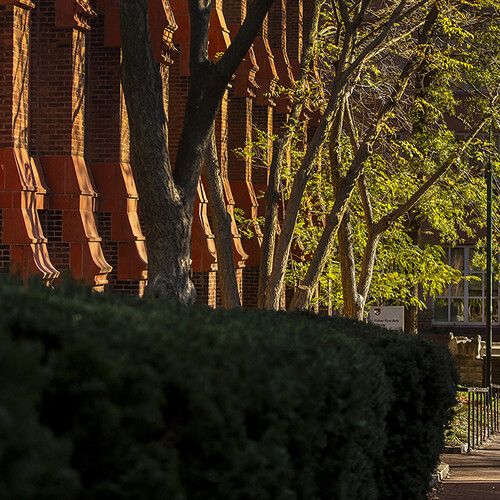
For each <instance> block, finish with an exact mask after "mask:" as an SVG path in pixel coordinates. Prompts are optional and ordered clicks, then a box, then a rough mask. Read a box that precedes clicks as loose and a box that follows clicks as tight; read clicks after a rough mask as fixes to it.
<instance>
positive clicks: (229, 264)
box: [205, 129, 241, 309]
mask: <svg viewBox="0 0 500 500" xmlns="http://www.w3.org/2000/svg"><path fill="white" fill-rule="evenodd" d="M205 169H206V173H207V175H205V180H206V183H207V196H208V203H209V206H210V208H211V212H212V222H213V228H214V235H215V248H216V249H217V270H218V276H219V279H220V289H221V299H222V306H223V307H225V308H227V309H230V308H235V307H241V301H240V295H239V292H238V283H237V281H236V274H235V272H234V257H233V239H232V234H231V217H230V215H229V214H228V212H227V209H226V203H225V201H224V187H223V183H222V177H221V169H220V164H219V158H218V155H217V144H216V142H215V130H213V129H212V134H211V141H210V148H209V150H208V152H207V161H206V162H205Z"/></svg>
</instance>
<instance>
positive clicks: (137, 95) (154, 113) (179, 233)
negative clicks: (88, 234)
mask: <svg viewBox="0 0 500 500" xmlns="http://www.w3.org/2000/svg"><path fill="white" fill-rule="evenodd" d="M146 4H147V2H145V1H144V0H136V1H127V2H121V4H120V20H121V32H122V33H125V32H126V33H127V36H122V46H123V62H122V82H123V90H124V94H125V97H126V104H127V111H128V118H129V125H130V149H131V155H132V164H133V167H134V172H135V173H136V182H137V189H138V192H139V196H140V199H141V212H142V214H143V217H144V232H145V235H146V239H147V249H148V285H147V288H146V294H148V295H153V296H155V297H168V298H173V299H177V300H179V301H180V302H182V303H184V304H188V303H191V302H193V301H194V299H195V296H196V293H195V289H194V286H193V284H192V283H191V280H190V278H189V274H190V258H189V257H190V253H191V222H192V210H193V206H192V204H190V203H186V201H185V200H184V199H183V197H182V195H181V193H180V192H179V190H178V188H177V187H176V186H175V184H174V182H173V179H172V173H171V167H170V157H169V154H168V150H167V130H166V118H165V110H164V108H163V101H162V98H161V96H162V82H161V77H160V73H159V70H158V65H157V63H156V62H155V60H154V58H153V54H152V51H151V44H150V39H149V22H148V13H147V5H146ZM172 235H175V238H174V237H172Z"/></svg>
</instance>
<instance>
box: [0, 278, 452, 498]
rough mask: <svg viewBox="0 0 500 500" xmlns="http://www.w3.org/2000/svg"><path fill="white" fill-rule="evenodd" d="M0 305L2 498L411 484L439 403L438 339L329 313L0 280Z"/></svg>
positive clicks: (446, 396) (442, 385) (423, 471)
mask: <svg viewBox="0 0 500 500" xmlns="http://www.w3.org/2000/svg"><path fill="white" fill-rule="evenodd" d="M0 318H1V325H2V330H3V332H4V333H3V334H2V337H1V343H0V360H2V359H4V358H9V359H16V360H17V361H12V363H16V366H19V367H22V366H24V365H26V366H27V367H28V368H26V369H24V368H18V369H17V372H16V371H14V370H12V369H11V368H9V366H10V365H6V364H3V363H2V365H0V366H2V369H1V370H0V387H9V389H8V391H7V392H8V394H6V393H4V392H0V432H1V433H4V432H5V433H8V434H9V436H10V439H9V440H7V441H6V445H5V446H3V445H2V446H3V447H1V448H0V466H1V465H3V464H4V463H8V464H9V467H1V468H0V488H1V487H2V485H4V484H5V485H6V488H5V489H4V488H2V491H7V492H8V494H7V495H4V496H3V497H2V498H7V499H8V498H43V497H44V496H45V497H46V498H68V499H70V498H85V499H94V498H95V499H101V498H102V499H115V498H116V499H128V498H130V499H132V498H149V499H150V500H154V499H162V500H164V499H165V498H168V499H169V500H177V499H178V500H182V499H187V498H189V500H201V499H203V500H205V499H207V498H210V499H214V500H217V499H231V500H232V499H234V500H236V499H238V500H241V499H249V500H250V499H255V500H257V499H258V500H266V499H273V500H276V499H277V500H281V499H283V500H293V499H297V500H298V499H304V500H315V499H318V500H319V499H331V498H335V499H367V500H368V499H369V500H372V499H376V498H384V499H389V498H415V499H418V498H424V497H425V491H426V489H427V486H428V480H429V477H430V473H431V472H432V470H433V468H434V465H435V464H436V462H437V455H436V450H438V451H437V453H439V449H440V446H441V440H442V431H443V426H444V424H445V422H446V419H447V412H448V408H449V407H450V406H452V405H453V401H454V400H453V395H454V384H455V381H456V376H455V374H454V369H453V367H452V366H453V365H452V363H451V361H450V358H449V357H447V356H446V353H445V351H444V350H442V349H441V348H440V347H439V346H437V345H432V344H430V343H428V342H425V341H423V340H421V339H416V338H409V337H405V336H402V335H393V334H389V333H387V332H383V331H381V330H380V329H377V328H370V327H368V326H367V325H364V324H359V323H354V322H349V321H344V320H339V319H338V318H337V319H332V318H318V317H316V316H314V317H313V316H311V315H303V314H289V313H270V312H265V311H236V312H235V311H223V310H216V311H214V310H212V309H209V308H207V307H203V306H196V307H192V308H189V309H186V308H183V307H181V306H179V305H177V304H173V303H167V302H160V301H156V302H148V301H146V300H134V299H131V298H123V297H111V296H109V297H108V296H99V295H96V294H92V293H90V292H89V291H88V290H85V289H82V288H80V287H76V286H72V285H68V284H67V285H65V286H63V287H61V288H59V289H58V290H56V291H50V290H47V289H45V288H43V287H42V286H36V285H31V286H29V287H23V286H20V285H18V284H16V283H13V282H12V281H9V280H7V281H6V282H5V283H3V284H2V286H0ZM21 374H22V376H21ZM434 377H439V380H435V381H434V382H433V381H432V380H431V379H433V378H434ZM19 380H21V382H19ZM20 401H22V402H23V403H22V404H20V403H19V402H20ZM5 416H6V417H5ZM5 422H11V423H10V424H9V425H7V424H6V423H5ZM406 426H410V428H409V429H406ZM27 428H29V429H32V432H34V433H35V434H37V436H38V435H39V436H44V438H43V439H44V441H43V442H42V441H39V440H36V439H32V438H31V436H32V434H30V433H29V432H26V429H27ZM417 435H419V436H420V437H419V438H418V439H417ZM427 439H431V440H433V443H432V444H429V443H428V444H423V443H422V441H423V440H427ZM2 443H3V440H2ZM25 464H29V466H25ZM13 471H15V474H14V473H13ZM402 477H404V478H405V479H404V481H402V480H401V478H402ZM42 482H43V485H44V486H43V487H44V488H45V490H46V491H47V493H44V492H43V491H42V490H39V489H37V488H38V486H39V484H41V483H42ZM403 483H404V484H403ZM30 488H32V489H31V490H30ZM45 490H44V491H45ZM37 491H38V492H41V491H42V494H39V493H36V492H37ZM57 492H59V493H57ZM409 492H410V493H409ZM411 492H414V494H413V493H411Z"/></svg>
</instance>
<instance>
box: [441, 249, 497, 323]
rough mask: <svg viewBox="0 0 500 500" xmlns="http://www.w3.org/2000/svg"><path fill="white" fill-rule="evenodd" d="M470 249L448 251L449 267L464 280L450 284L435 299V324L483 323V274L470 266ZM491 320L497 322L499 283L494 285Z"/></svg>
mask: <svg viewBox="0 0 500 500" xmlns="http://www.w3.org/2000/svg"><path fill="white" fill-rule="evenodd" d="M474 251H475V250H474V249H473V248H471V247H457V248H448V249H447V257H448V264H449V265H452V266H453V267H454V268H455V269H458V270H459V271H461V273H462V275H463V276H464V279H463V280H461V281H460V282H459V283H455V284H450V285H449V286H447V287H446V289H445V290H443V292H442V294H441V295H439V296H437V297H436V298H435V300H434V317H433V321H434V323H458V324H460V323H474V324H482V323H483V324H484V322H485V301H486V282H485V281H486V280H485V276H486V273H485V271H483V270H482V269H481V268H479V267H478V266H475V265H474V264H473V258H474ZM492 292H493V300H492V305H493V307H492V321H493V322H494V323H498V283H497V282H495V281H494V282H493V291H492Z"/></svg>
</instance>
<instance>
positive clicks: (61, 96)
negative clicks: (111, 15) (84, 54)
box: [30, 0, 84, 156]
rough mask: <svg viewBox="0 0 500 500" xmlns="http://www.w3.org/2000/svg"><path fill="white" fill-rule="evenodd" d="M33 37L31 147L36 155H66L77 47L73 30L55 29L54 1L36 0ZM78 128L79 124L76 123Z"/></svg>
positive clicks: (70, 134) (70, 145)
mask: <svg viewBox="0 0 500 500" xmlns="http://www.w3.org/2000/svg"><path fill="white" fill-rule="evenodd" d="M68 1H69V0H68ZM32 38H33V41H32V46H31V60H32V79H31V95H32V100H33V101H32V102H33V104H34V107H35V109H34V110H33V112H32V113H31V128H30V131H31V144H32V147H31V150H32V152H33V153H35V155H37V156H42V155H47V154H50V155H66V154H68V153H69V152H70V151H71V147H72V144H71V143H72V141H71V136H72V131H73V119H72V118H73V100H72V98H71V97H72V94H73V92H76V91H77V88H76V87H77V86H76V85H73V57H74V56H75V55H76V53H77V52H76V51H77V48H76V47H75V48H73V30H72V29H70V28H66V29H64V28H59V29H56V13H55V2H54V1H53V0H39V1H38V2H37V6H36V8H35V9H34V10H33V28H32ZM75 41H76V40H75ZM79 50H80V51H82V50H84V47H79ZM49 55H50V57H49ZM81 104H83V103H81ZM77 130H78V123H75V131H77ZM77 146H78V144H75V147H77Z"/></svg>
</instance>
